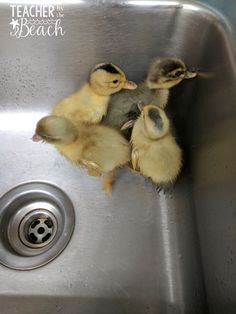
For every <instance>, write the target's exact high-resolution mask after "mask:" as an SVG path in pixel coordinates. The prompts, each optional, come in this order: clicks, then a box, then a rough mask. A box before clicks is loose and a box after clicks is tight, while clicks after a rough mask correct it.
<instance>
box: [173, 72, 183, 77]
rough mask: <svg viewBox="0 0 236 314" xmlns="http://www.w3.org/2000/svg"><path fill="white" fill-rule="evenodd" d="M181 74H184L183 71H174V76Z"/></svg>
mask: <svg viewBox="0 0 236 314" xmlns="http://www.w3.org/2000/svg"><path fill="white" fill-rule="evenodd" d="M181 74H184V72H183V71H177V72H176V73H175V76H180V75H181Z"/></svg>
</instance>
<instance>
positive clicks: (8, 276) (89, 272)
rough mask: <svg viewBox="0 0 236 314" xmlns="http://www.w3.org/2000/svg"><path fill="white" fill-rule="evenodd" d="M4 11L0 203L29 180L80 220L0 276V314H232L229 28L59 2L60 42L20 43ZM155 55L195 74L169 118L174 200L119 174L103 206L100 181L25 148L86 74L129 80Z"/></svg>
mask: <svg viewBox="0 0 236 314" xmlns="http://www.w3.org/2000/svg"><path fill="white" fill-rule="evenodd" d="M23 2H24V1H22V3H23ZM12 3H17V1H13V2H11V3H10V4H12ZM25 3H27V5H28V6H30V1H28V0H27V1H25ZM32 3H37V1H32ZM38 3H39V1H38ZM50 3H53V5H54V6H56V5H57V1H51V2H50ZM10 4H8V3H7V1H0V29H1V33H0V38H1V50H0V67H1V79H0V81H1V84H0V90H1V100H0V139H1V160H0V178H1V180H0V194H1V195H4V194H5V193H6V192H7V191H9V190H10V189H12V188H13V187H16V186H18V185H20V184H22V183H24V182H31V181H41V182H46V183H50V184H53V185H55V186H58V187H59V188H60V189H61V190H63V191H64V193H66V194H67V196H68V197H69V198H70V200H71V202H72V203H73V206H74V209H75V216H76V223H75V229H74V233H73V236H72V238H71V240H70V242H69V244H68V246H67V247H66V249H65V250H64V251H63V252H62V253H61V254H60V255H59V256H58V257H57V258H56V259H54V260H53V261H51V262H50V263H48V264H47V265H45V266H43V267H40V268H37V269H34V270H30V271H20V270H14V269H10V268H7V267H5V266H3V265H0V278H1V280H0V304H1V306H0V313H1V314H23V313H24V314H32V313H34V314H41V313H50V314H56V313H61V314H78V313H81V314H111V313H112V314H124V313H127V314H144V313H145V314H154V313H155V314H180V313H181V314H182V313H186V314H204V313H212V314H223V313H224V314H231V313H232V314H233V313H234V314H235V313H236V298H235V295H236V268H235V265H234V263H235V257H236V252H235V238H236V228H235V225H236V197H235V188H236V136H235V135H236V106H235V99H236V89H235V83H236V65H235V54H234V50H233V45H232V39H231V30H230V27H231V25H230V21H228V20H226V19H224V18H223V17H222V16H221V14H220V13H217V12H215V10H212V9H210V8H208V7H207V6H205V5H202V4H199V3H195V2H192V1H179V0H177V1H155V0H153V1H141V0H138V1H134V0H130V1H129V0H127V1H123V0H120V1H95V0H94V1H83V0H81V1H80V0H75V1H68V2H67V3H66V1H64V2H63V3H62V4H61V3H60V5H62V10H61V9H60V8H59V9H60V10H61V14H62V15H61V20H62V22H61V23H62V24H61V26H62V27H63V36H62V34H57V35H58V36H56V35H55V34H54V35H53V36H51V37H50V36H48V35H46V36H40V35H35V36H33V35H30V34H29V35H27V36H26V37H21V38H16V36H11V35H10V31H11V30H12V29H13V26H12V25H9V22H10V21H11V20H12V8H11V7H10ZM59 9H58V10H59ZM63 14H64V15H63ZM14 17H15V16H14ZM157 56H176V57H179V58H181V59H183V60H184V62H185V63H186V64H187V65H188V66H190V67H195V68H197V69H198V71H199V73H200V74H199V76H198V78H197V79H195V80H189V81H187V82H183V83H182V84H181V85H179V86H177V87H176V88H174V89H173V90H172V93H171V98H170V104H169V106H168V112H169V114H170V115H171V117H172V119H173V121H174V124H175V127H176V133H177V138H178V141H179V142H180V143H181V145H182V147H183V149H184V152H185V165H184V169H183V172H182V174H181V176H180V178H179V180H178V182H177V183H176V185H175V187H174V189H173V190H172V191H170V192H168V193H164V192H160V193H158V192H157V191H156V189H155V187H154V186H153V185H152V184H151V183H150V182H147V181H146V180H145V179H144V178H143V177H141V176H139V175H137V174H133V173H130V172H128V171H127V170H125V169H124V170H121V171H120V175H119V179H118V180H117V182H116V184H115V186H114V192H113V195H112V197H111V198H109V197H108V196H107V195H105V194H104V193H102V192H101V187H100V179H99V178H93V177H88V176H87V175H86V173H85V171H84V170H81V169H79V168H76V167H75V166H73V165H71V164H70V163H68V162H67V161H66V160H65V159H64V158H63V157H62V156H60V155H59V154H58V152H57V151H56V150H55V149H54V148H53V147H52V146H51V145H46V144H40V143H33V142H32V141H31V136H32V135H33V132H34V128H35V124H36V122H37V120H39V118H41V117H42V116H44V115H46V114H47V113H49V112H50V110H51V108H52V106H53V105H54V104H56V103H57V102H58V101H59V100H60V99H61V98H63V97H64V96H66V95H68V94H70V93H71V92H73V91H74V90H75V89H76V88H78V86H80V84H82V82H83V81H85V80H86V79H87V76H88V70H89V69H90V68H91V66H93V65H94V64H96V63H98V62H103V61H111V62H113V63H115V64H118V65H120V66H121V67H122V68H123V69H124V71H125V72H126V73H127V74H128V78H129V79H132V80H135V81H137V82H138V81H141V80H142V79H144V77H145V73H146V70H147V68H148V66H149V64H150V62H151V61H152V59H153V58H155V57H157ZM0 211H1V208H0Z"/></svg>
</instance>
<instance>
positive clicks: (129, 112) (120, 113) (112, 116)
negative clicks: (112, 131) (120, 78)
mask: <svg viewBox="0 0 236 314" xmlns="http://www.w3.org/2000/svg"><path fill="white" fill-rule="evenodd" d="M151 94H152V93H151V90H150V89H149V88H148V87H147V86H146V84H145V83H142V84H139V85H138V87H137V89H135V90H122V91H121V92H119V93H117V94H114V95H112V96H111V100H110V102H109V104H108V110H107V115H106V116H105V118H104V119H103V124H104V125H108V126H111V127H113V128H116V129H119V130H120V129H121V127H122V126H123V125H124V124H125V123H126V122H128V121H129V120H131V119H133V118H136V117H138V115H139V109H138V107H137V104H138V103H140V102H144V103H149V102H150V101H149V100H150V95H151Z"/></svg>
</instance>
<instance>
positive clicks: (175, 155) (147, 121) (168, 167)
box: [131, 105, 182, 185]
mask: <svg viewBox="0 0 236 314" xmlns="http://www.w3.org/2000/svg"><path fill="white" fill-rule="evenodd" d="M140 110H141V115H140V116H139V118H138V119H137V120H136V122H135V124H134V127H133V131H132V135H131V142H132V146H133V149H132V154H131V161H132V166H133V169H134V170H137V171H139V172H140V173H141V174H142V175H144V176H145V177H148V178H151V179H152V181H153V182H154V183H156V184H158V185H165V184H168V183H172V182H174V181H175V179H176V178H177V176H178V174H179V172H180V169H181V166H182V152H181V149H180V147H179V146H178V144H177V143H176V141H175V138H174V137H173V135H172V134H171V131H170V122H169V119H168V118H167V116H166V114H165V112H164V110H163V109H161V108H159V107H157V106H155V105H146V106H144V107H142V108H140Z"/></svg>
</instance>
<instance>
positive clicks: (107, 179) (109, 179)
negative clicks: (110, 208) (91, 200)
mask: <svg viewBox="0 0 236 314" xmlns="http://www.w3.org/2000/svg"><path fill="white" fill-rule="evenodd" d="M115 175H116V170H113V171H111V172H110V173H108V174H106V175H105V176H104V177H103V178H102V190H103V191H104V192H105V193H107V194H108V195H109V196H111V195H112V186H113V183H114V179H115Z"/></svg>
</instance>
